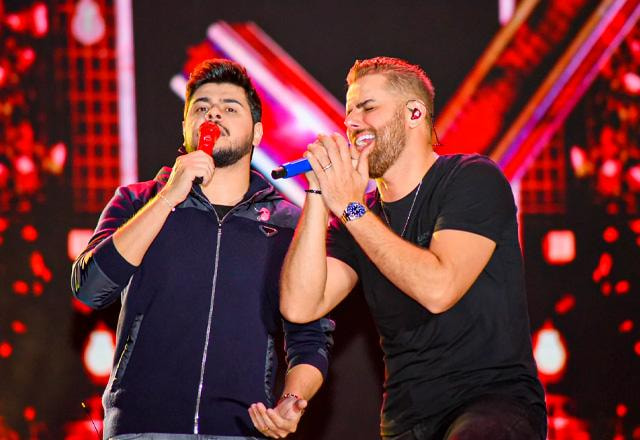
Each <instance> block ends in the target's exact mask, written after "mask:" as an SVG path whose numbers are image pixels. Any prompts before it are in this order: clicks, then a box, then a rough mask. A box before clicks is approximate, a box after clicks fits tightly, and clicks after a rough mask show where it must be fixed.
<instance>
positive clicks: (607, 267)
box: [597, 252, 613, 277]
mask: <svg viewBox="0 0 640 440" xmlns="http://www.w3.org/2000/svg"><path fill="white" fill-rule="evenodd" d="M611 267H613V257H611V254H609V253H607V252H603V253H602V255H600V262H599V263H598V269H597V270H598V271H600V273H601V274H602V276H604V277H606V276H609V273H611Z"/></svg>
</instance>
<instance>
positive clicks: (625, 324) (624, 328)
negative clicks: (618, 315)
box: [618, 319, 633, 333]
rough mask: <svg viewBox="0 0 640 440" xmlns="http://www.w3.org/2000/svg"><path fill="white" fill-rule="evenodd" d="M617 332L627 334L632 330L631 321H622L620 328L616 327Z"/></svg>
mask: <svg viewBox="0 0 640 440" xmlns="http://www.w3.org/2000/svg"><path fill="white" fill-rule="evenodd" d="M618 330H619V331H620V333H629V332H630V331H631V330H633V321H632V320H630V319H626V320H624V321H622V322H621V323H620V326H619V327H618Z"/></svg>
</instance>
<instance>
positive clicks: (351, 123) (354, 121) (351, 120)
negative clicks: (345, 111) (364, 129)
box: [344, 112, 362, 130]
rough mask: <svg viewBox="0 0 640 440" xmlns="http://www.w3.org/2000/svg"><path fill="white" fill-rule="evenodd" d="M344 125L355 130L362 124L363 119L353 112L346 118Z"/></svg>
mask: <svg viewBox="0 0 640 440" xmlns="http://www.w3.org/2000/svg"><path fill="white" fill-rule="evenodd" d="M344 125H345V127H347V129H351V130H355V129H358V128H360V127H361V126H362V121H361V120H360V118H359V117H358V116H357V115H356V114H355V112H353V113H351V114H350V115H348V116H347V117H345V118H344Z"/></svg>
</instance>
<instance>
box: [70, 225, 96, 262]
mask: <svg viewBox="0 0 640 440" xmlns="http://www.w3.org/2000/svg"><path fill="white" fill-rule="evenodd" d="M92 235H93V231H92V230H91V229H72V230H70V231H69V234H68V235H67V255H68V256H69V259H70V260H71V261H74V260H75V259H76V258H78V255H80V252H82V251H83V250H84V248H86V247H87V243H89V239H90V238H91V236H92Z"/></svg>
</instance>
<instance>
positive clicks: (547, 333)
mask: <svg viewBox="0 0 640 440" xmlns="http://www.w3.org/2000/svg"><path fill="white" fill-rule="evenodd" d="M533 356H534V358H535V360H536V365H537V366H538V374H539V376H540V380H542V381H543V382H544V383H556V382H558V381H559V380H560V379H561V378H562V376H563V375H564V372H565V370H566V368H567V357H568V356H567V348H566V342H565V341H564V337H563V336H562V334H561V333H560V332H559V331H558V329H556V328H555V327H554V326H553V324H552V323H551V322H550V321H547V322H546V323H545V324H544V325H543V326H542V328H541V329H540V330H538V331H537V332H536V333H535V334H534V336H533Z"/></svg>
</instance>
